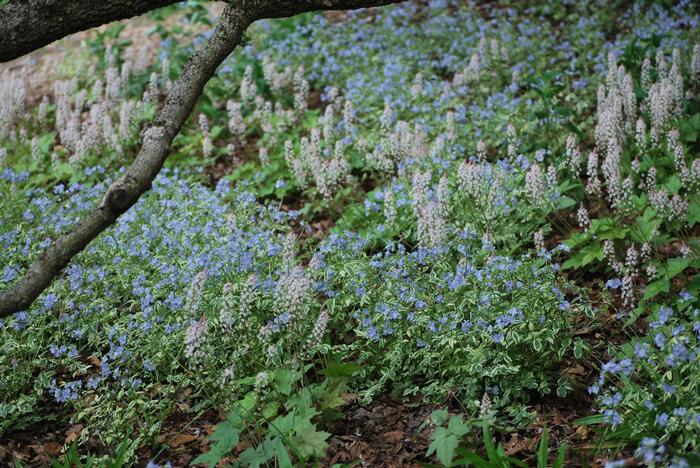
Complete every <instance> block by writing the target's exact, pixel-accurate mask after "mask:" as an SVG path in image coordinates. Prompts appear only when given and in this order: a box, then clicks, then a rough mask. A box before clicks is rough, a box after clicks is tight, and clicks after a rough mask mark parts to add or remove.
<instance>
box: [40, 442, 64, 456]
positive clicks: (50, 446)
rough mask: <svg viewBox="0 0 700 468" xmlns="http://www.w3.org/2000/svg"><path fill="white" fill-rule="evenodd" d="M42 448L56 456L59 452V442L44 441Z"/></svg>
mask: <svg viewBox="0 0 700 468" xmlns="http://www.w3.org/2000/svg"><path fill="white" fill-rule="evenodd" d="M42 448H43V449H44V451H45V452H46V453H47V454H48V455H50V456H52V457H57V456H58V455H60V454H61V444H60V443H58V442H44V444H43V445H42Z"/></svg>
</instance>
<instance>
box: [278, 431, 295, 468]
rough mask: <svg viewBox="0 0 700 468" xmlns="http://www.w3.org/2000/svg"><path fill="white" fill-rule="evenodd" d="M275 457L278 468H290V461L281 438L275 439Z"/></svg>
mask: <svg viewBox="0 0 700 468" xmlns="http://www.w3.org/2000/svg"><path fill="white" fill-rule="evenodd" d="M274 440H275V455H276V456H277V466H279V467H280V468H292V466H293V465H292V460H291V458H289V453H287V448H286V447H285V446H284V443H283V442H282V438H281V437H276V438H275V439H274Z"/></svg>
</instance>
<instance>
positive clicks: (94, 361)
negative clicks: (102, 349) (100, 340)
mask: <svg viewBox="0 0 700 468" xmlns="http://www.w3.org/2000/svg"><path fill="white" fill-rule="evenodd" d="M87 360H88V362H89V363H90V364H92V365H93V366H95V367H102V361H100V359H99V358H98V357H97V356H95V355H94V354H91V355H90V356H89V357H88V359H87Z"/></svg>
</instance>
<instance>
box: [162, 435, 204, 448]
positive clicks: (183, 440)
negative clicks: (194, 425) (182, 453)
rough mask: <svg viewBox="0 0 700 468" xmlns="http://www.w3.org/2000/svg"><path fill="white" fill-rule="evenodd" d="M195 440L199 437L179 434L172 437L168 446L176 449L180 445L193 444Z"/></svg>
mask: <svg viewBox="0 0 700 468" xmlns="http://www.w3.org/2000/svg"><path fill="white" fill-rule="evenodd" d="M195 440H199V437H197V436H196V435H192V434H179V435H176V436H175V437H173V438H172V440H170V441H169V442H168V445H169V446H170V447H172V448H177V447H180V446H182V445H186V444H189V443H190V442H194V441H195Z"/></svg>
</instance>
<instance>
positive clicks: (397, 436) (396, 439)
mask: <svg viewBox="0 0 700 468" xmlns="http://www.w3.org/2000/svg"><path fill="white" fill-rule="evenodd" d="M403 438H404V433H403V431H391V432H385V433H384V439H386V441H387V442H390V443H392V444H400V443H401V441H402V440H403Z"/></svg>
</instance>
